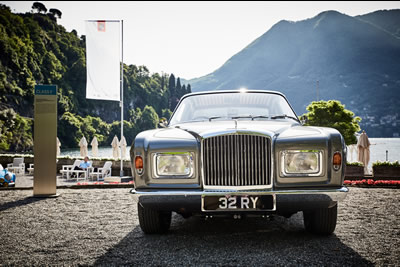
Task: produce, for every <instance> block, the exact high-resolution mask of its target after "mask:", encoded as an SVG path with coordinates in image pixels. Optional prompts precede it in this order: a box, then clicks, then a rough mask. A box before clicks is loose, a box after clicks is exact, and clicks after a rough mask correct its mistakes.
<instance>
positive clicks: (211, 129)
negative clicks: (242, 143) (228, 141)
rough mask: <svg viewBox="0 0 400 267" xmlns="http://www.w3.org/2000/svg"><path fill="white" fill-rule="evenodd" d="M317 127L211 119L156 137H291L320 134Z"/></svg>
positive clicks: (175, 128) (294, 123)
mask: <svg viewBox="0 0 400 267" xmlns="http://www.w3.org/2000/svg"><path fill="white" fill-rule="evenodd" d="M321 132H322V131H321V130H320V129H319V128H318V127H306V126H301V125H300V124H299V123H296V122H294V121H293V122H289V121H211V122H193V123H182V124H177V125H174V126H170V127H168V128H165V129H162V130H159V131H157V132H156V133H155V134H154V137H156V138H172V137H174V138H183V139H189V138H193V136H194V137H201V138H207V137H211V136H216V135H223V134H234V133H247V134H261V135H268V136H271V137H278V136H279V137H280V138H293V137H295V136H296V137H299V136H315V135H320V134H321Z"/></svg>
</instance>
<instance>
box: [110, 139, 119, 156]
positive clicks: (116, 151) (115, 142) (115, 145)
mask: <svg viewBox="0 0 400 267" xmlns="http://www.w3.org/2000/svg"><path fill="white" fill-rule="evenodd" d="M111 146H112V150H113V158H114V159H117V158H119V148H118V146H119V141H118V137H117V136H114V139H113V140H112V142H111Z"/></svg>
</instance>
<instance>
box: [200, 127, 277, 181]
mask: <svg viewBox="0 0 400 267" xmlns="http://www.w3.org/2000/svg"><path fill="white" fill-rule="evenodd" d="M270 143H271V142H270V139H269V138H268V137H264V136H256V135H244V134H240V135H238V134H233V135H223V136H215V137H210V138H206V139H204V140H203V143H202V150H203V167H204V170H203V177H204V185H205V186H238V187H240V186H263V185H270V183H271V180H270V171H269V170H270V166H271V165H270V162H271V161H270V154H271V153H270V151H271V144H270Z"/></svg>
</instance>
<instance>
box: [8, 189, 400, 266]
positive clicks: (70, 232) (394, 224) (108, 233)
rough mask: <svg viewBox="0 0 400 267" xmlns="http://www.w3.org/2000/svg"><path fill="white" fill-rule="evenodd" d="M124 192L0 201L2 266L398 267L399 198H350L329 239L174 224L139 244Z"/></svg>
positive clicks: (271, 226)
mask: <svg viewBox="0 0 400 267" xmlns="http://www.w3.org/2000/svg"><path fill="white" fill-rule="evenodd" d="M128 191H129V190H128V189H126V188H125V189H60V190H58V191H57V192H58V193H60V194H61V195H60V196H59V197H58V198H48V199H43V198H42V199H41V198H32V197H31V196H32V191H31V190H7V191H0V225H1V226H2V227H3V229H2V230H1V231H0V240H1V251H2V252H1V253H0V264H1V265H16V266H21V265H106V266H110V265H118V266H120V265H130V266H143V265H151V266H154V265H158V266H160V265H162V266H165V265H169V266H188V265H196V266H198V265H205V266H220V265H223V266H226V265H228V266H260V265H304V266H310V265H318V266H320V265H329V266H343V265H345V266H365V265H384V266H387V265H393V266H399V265H400V223H399V219H400V209H399V205H398V204H399V200H400V194H399V191H398V189H397V190H396V189H367V188H351V189H350V193H349V194H348V197H347V198H346V200H345V201H344V202H343V203H341V204H340V205H339V218H338V224H337V227H336V231H335V234H334V235H331V236H329V237H320V236H315V235H311V234H308V233H307V232H305V231H304V228H303V224H302V215H301V213H298V214H296V215H294V216H292V217H291V218H290V219H285V218H283V217H279V216H276V217H274V220H267V219H260V218H247V219H243V220H231V219H219V218H216V219H211V220H204V219H202V218H198V217H192V218H189V219H183V218H182V217H181V216H179V215H176V214H174V215H173V222H172V226H171V230H170V232H169V233H168V234H166V235H144V234H143V232H142V231H141V230H140V227H139V225H138V218H137V211H136V205H135V204H134V203H133V202H132V199H131V197H130V194H129V193H128Z"/></svg>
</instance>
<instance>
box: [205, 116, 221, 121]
mask: <svg viewBox="0 0 400 267" xmlns="http://www.w3.org/2000/svg"><path fill="white" fill-rule="evenodd" d="M219 118H222V117H221V116H215V117H209V118H208V121H211V120H215V119H219Z"/></svg>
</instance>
